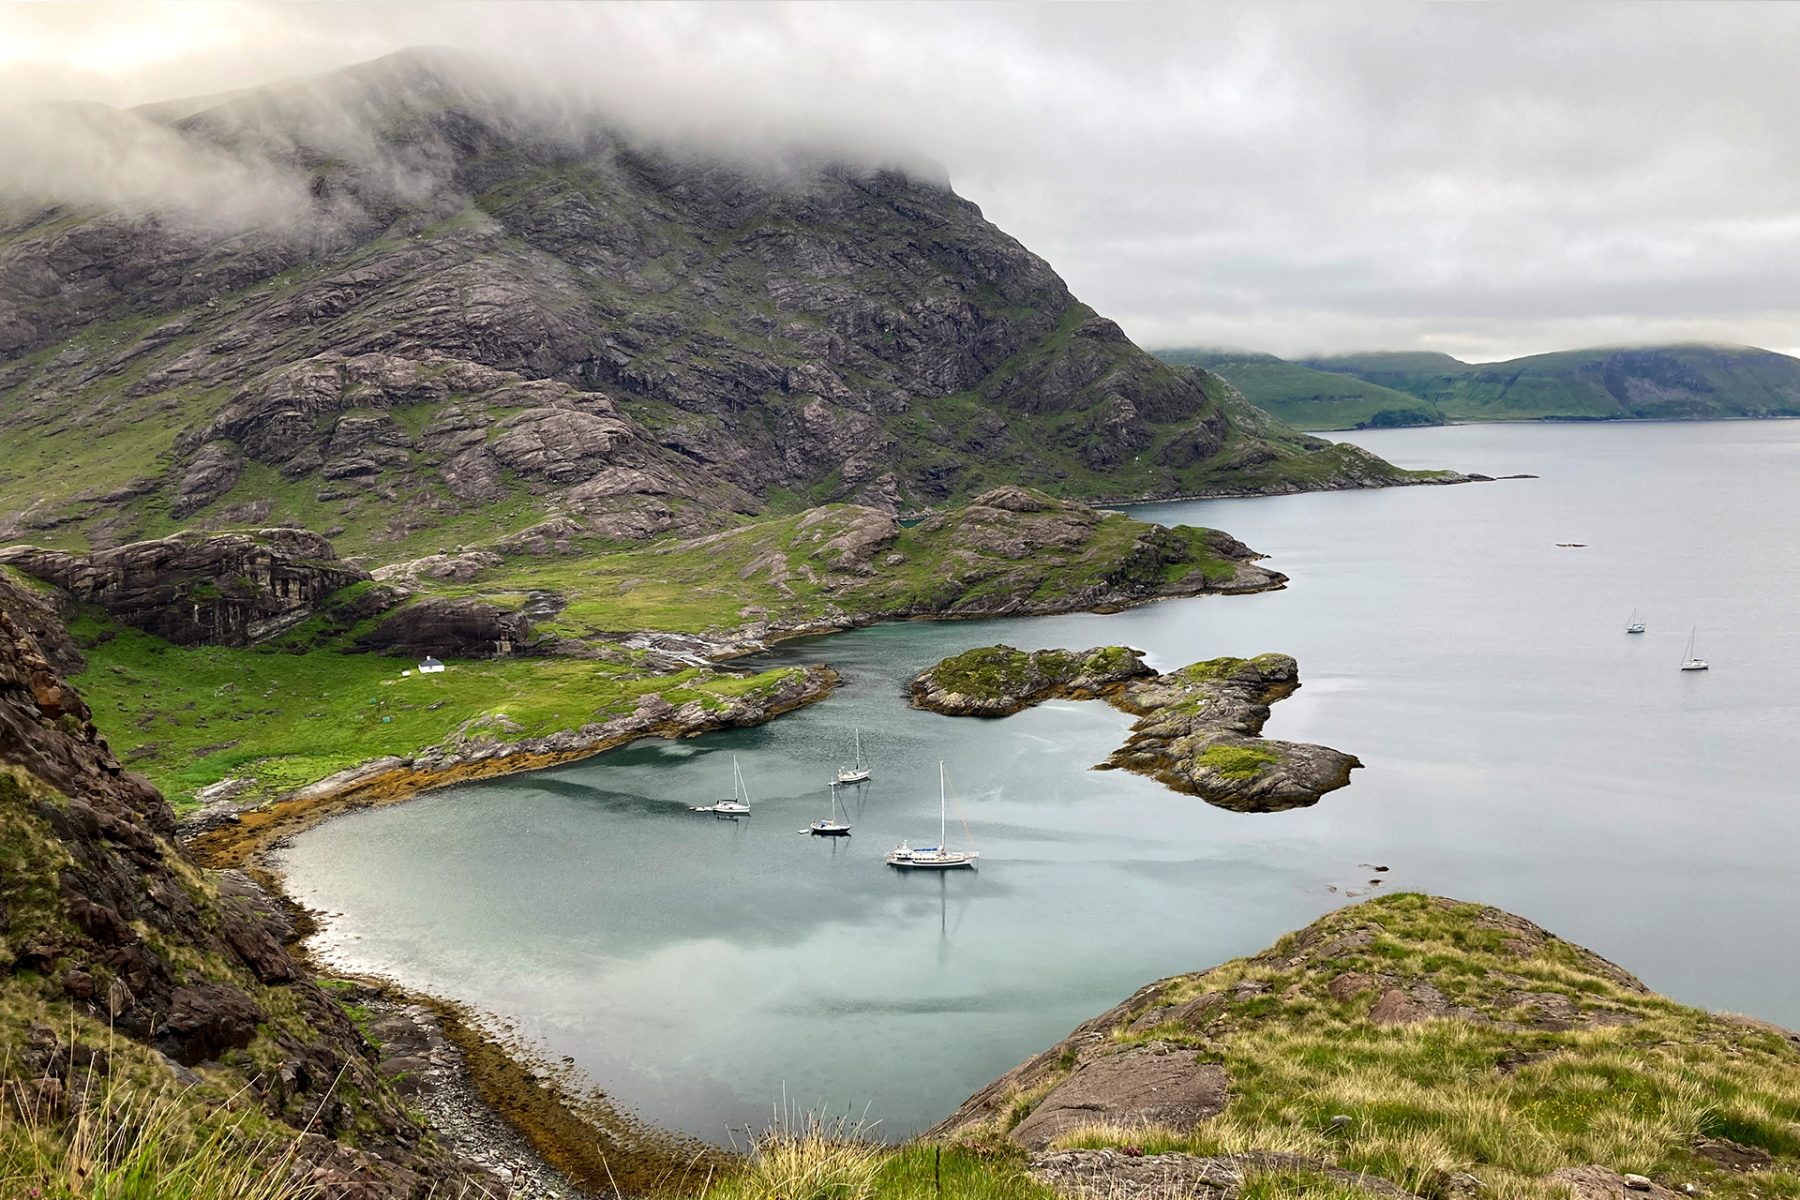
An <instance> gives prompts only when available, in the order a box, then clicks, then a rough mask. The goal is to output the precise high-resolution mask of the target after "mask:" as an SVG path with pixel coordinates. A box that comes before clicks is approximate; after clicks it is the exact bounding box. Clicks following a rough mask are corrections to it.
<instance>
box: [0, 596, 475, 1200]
mask: <svg viewBox="0 0 1800 1200" xmlns="http://www.w3.org/2000/svg"><path fill="white" fill-rule="evenodd" d="M18 607H19V596H18V593H17V589H16V587H15V585H13V584H12V583H10V582H8V581H6V580H4V579H0V845H4V847H5V854H6V862H5V871H4V874H0V985H3V986H4V988H5V991H6V993H7V996H8V1000H9V1006H8V1008H7V1010H6V1012H7V1015H6V1016H4V1017H0V1026H3V1029H0V1038H3V1040H4V1041H5V1042H6V1044H7V1045H8V1046H11V1047H13V1050H12V1052H11V1053H9V1054H8V1055H6V1056H5V1061H4V1062H3V1063H0V1073H4V1074H5V1076H6V1087H7V1090H8V1093H9V1094H14V1089H15V1088H19V1087H31V1088H35V1089H36V1090H37V1091H38V1093H39V1094H43V1095H48V1094H50V1092H49V1091H47V1090H46V1089H49V1088H50V1086H51V1084H54V1083H56V1082H57V1081H63V1080H67V1079H70V1078H71V1077H72V1076H71V1072H75V1077H77V1078H79V1073H80V1072H81V1071H94V1072H98V1073H99V1074H101V1075H104V1074H105V1073H106V1072H107V1071H109V1070H119V1071H125V1072H132V1073H136V1077H137V1078H138V1079H139V1080H143V1079H150V1080H152V1081H156V1080H160V1081H163V1082H164V1083H166V1084H167V1085H168V1087H169V1090H170V1092H171V1093H177V1092H178V1093H179V1100H178V1101H177V1102H178V1103H179V1104H181V1105H183V1106H191V1108H192V1112H193V1118H194V1119H199V1117H200V1115H201V1114H203V1113H205V1112H208V1111H217V1112H223V1111H225V1110H226V1109H227V1108H228V1107H239V1106H243V1105H254V1106H257V1107H259V1108H260V1109H261V1110H262V1111H263V1112H264V1113H265V1114H266V1115H267V1116H268V1117H270V1118H272V1119H274V1120H275V1121H277V1122H285V1123H287V1124H288V1125H290V1126H291V1127H292V1129H293V1131H294V1135H295V1136H299V1131H301V1130H305V1131H306V1134H305V1136H304V1137H302V1138H301V1140H300V1142H299V1144H298V1146H297V1149H296V1157H295V1161H294V1163H293V1164H292V1166H291V1169H292V1170H293V1171H294V1172H295V1173H296V1174H297V1175H300V1176H303V1177H306V1178H311V1179H313V1180H314V1181H315V1182H317V1183H318V1184H319V1185H320V1187H321V1189H322V1194H324V1195H328V1196H333V1197H342V1198H345V1200H349V1198H352V1197H355V1198H363V1200H386V1198H399V1197H411V1196H416V1197H421V1198H422V1197H424V1196H425V1195H427V1194H428V1193H432V1192H433V1189H438V1193H437V1194H443V1192H444V1191H445V1190H448V1191H449V1192H451V1193H457V1192H458V1189H460V1188H463V1187H465V1186H466V1187H469V1188H471V1189H473V1190H472V1191H471V1192H470V1193H469V1194H472V1195H490V1194H491V1195H494V1196H498V1195H500V1194H501V1189H499V1188H498V1187H497V1186H493V1187H491V1188H490V1186H489V1184H488V1183H487V1182H484V1181H483V1180H482V1179H481V1178H480V1177H478V1176H469V1175H467V1174H466V1173H465V1172H464V1171H463V1170H462V1169H461V1168H460V1167H459V1166H458V1165H457V1164H456V1163H454V1162H453V1161H452V1160H451V1159H450V1158H448V1157H447V1156H445V1155H443V1154H442V1153H440V1152H439V1151H437V1150H436V1149H435V1148H434V1146H433V1144H432V1142H431V1141H430V1139H429V1138H428V1137H427V1136H426V1134H425V1132H424V1130H423V1129H421V1128H420V1126H419V1125H418V1124H416V1123H415V1121H414V1120H413V1119H412V1118H411V1117H410V1116H409V1115H408V1113H407V1112H406V1110H405V1108H404V1107H403V1106H402V1104H401V1103H400V1102H399V1100H398V1099H397V1098H396V1097H395V1096H394V1094H393V1093H392V1092H391V1090H389V1089H388V1088H387V1087H386V1086H385V1085H384V1084H383V1083H382V1081H381V1079H380V1078H379V1076H378V1075H377V1072H376V1069H375V1058H374V1055H373V1052H372V1051H371V1049H370V1047H369V1045H368V1043H367V1042H366V1041H364V1039H363V1038H362V1037H361V1036H360V1035H359V1034H358V1033H357V1031H356V1029H355V1027H354V1026H353V1025H352V1024H351V1022H350V1020H349V1019H348V1017H347V1016H346V1015H345V1013H344V1011H343V1009H342V1008H340V1007H339V1006H338V1005H337V1004H336V1003H335V1002H333V1001H332V1000H331V999H330V998H329V997H328V996H326V995H325V993H324V992H322V991H321V990H320V989H319V988H318V987H316V986H315V985H314V984H313V983H312V982H311V980H310V979H309V978H308V977H307V974H306V972H305V970H304V969H303V968H302V967H301V966H300V965H299V964H298V963H296V962H295V961H294V960H293V959H292V958H291V957H289V956H288V954H287V952H286V951H285V950H284V949H283V948H282V936H283V933H284V929H285V925H284V919H283V918H282V917H281V916H280V914H279V910H277V909H276V908H275V907H274V905H272V904H271V903H270V902H269V901H268V900H267V898H266V897H263V896H262V895H261V894H260V893H258V892H256V891H255V890H254V888H253V887H250V886H248V885H247V883H244V882H242V881H240V882H239V883H234V884H232V885H230V886H228V887H221V886H218V885H216V884H215V883H214V882H213V881H212V880H210V879H209V878H207V877H206V876H204V875H203V874H202V873H201V872H199V871H198V870H197V869H196V868H195V866H194V864H193V863H192V862H191V861H189V860H188V859H186V858H185V857H184V855H183V854H182V852H181V851H180V850H179V849H177V848H176V846H175V844H174V842H173V840H172V838H173V835H174V830H175V822H174V817H173V815H172V814H171V813H170V811H169V807H168V805H167V804H166V803H164V801H163V799H162V797H161V796H160V795H158V794H157V793H156V792H155V791H154V790H153V789H152V788H151V787H150V786H149V785H148V784H147V783H145V782H144V781H143V780H142V779H140V778H138V777H137V776H135V775H132V774H130V773H128V772H125V771H123V770H122V769H121V768H120V767H119V764H118V763H117V762H116V761H115V760H114V759H113V756H112V754H111V753H110V752H109V751H108V749H107V746H106V743H105V742H103V741H101V740H100V738H99V736H98V735H97V734H96V732H95V730H94V727H93V725H92V724H91V723H90V722H89V715H88V710H87V708H86V706H85V705H84V704H83V703H82V701H81V698H80V697H79V696H78V695H76V694H75V692H74V691H73V690H72V689H71V688H70V687H69V686H68V685H67V684H66V683H64V682H63V681H62V679H61V678H60V676H59V675H58V674H57V672H56V670H55V668H54V667H53V666H52V665H51V664H50V662H49V660H48V658H47V657H46V656H45V654H44V653H43V650H42V647H41V646H40V645H39V642H38V640H37V639H36V638H35V637H34V636H32V635H31V634H30V633H29V632H27V631H26V629H25V627H24V625H23V624H22V623H21V622H20V621H18V620H15V619H14V617H13V616H12V613H13V611H15V609H17V608H18ZM187 1068H200V1069H201V1073H200V1076H199V1077H196V1076H194V1075H192V1074H188V1073H187V1072H186V1069H187ZM46 1081H47V1082H46ZM40 1085H41V1086H40ZM102 1086H103V1085H102ZM340 1135H342V1136H346V1137H354V1139H355V1141H356V1146H357V1148H352V1147H351V1146H349V1145H346V1144H343V1143H340V1142H338V1141H336V1140H333V1139H335V1138H337V1137H338V1136H340Z"/></svg>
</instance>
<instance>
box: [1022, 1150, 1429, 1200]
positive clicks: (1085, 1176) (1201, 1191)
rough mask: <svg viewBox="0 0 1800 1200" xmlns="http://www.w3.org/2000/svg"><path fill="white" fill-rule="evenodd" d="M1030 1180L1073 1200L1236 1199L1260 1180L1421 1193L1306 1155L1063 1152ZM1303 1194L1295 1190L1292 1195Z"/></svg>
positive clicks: (1407, 1199)
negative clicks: (1267, 1177)
mask: <svg viewBox="0 0 1800 1200" xmlns="http://www.w3.org/2000/svg"><path fill="white" fill-rule="evenodd" d="M1029 1170H1030V1172H1031V1176H1032V1178H1034V1179H1036V1180H1037V1181H1038V1182H1039V1183H1043V1184H1046V1185H1048V1186H1049V1187H1051V1188H1052V1189H1054V1190H1055V1191H1056V1193H1057V1194H1058V1195H1060V1196H1067V1197H1070V1198H1071V1200H1167V1198H1168V1197H1172V1196H1179V1197H1181V1198H1182V1200H1238V1197H1240V1196H1243V1195H1245V1194H1246V1192H1248V1191H1250V1190H1251V1189H1252V1188H1253V1186H1254V1181H1255V1180H1257V1179H1258V1177H1260V1176H1274V1177H1276V1178H1282V1179H1286V1180H1290V1181H1291V1180H1294V1179H1295V1178H1300V1179H1305V1180H1307V1181H1308V1182H1317V1183H1319V1184H1323V1185H1326V1186H1330V1185H1336V1186H1337V1187H1338V1188H1341V1189H1343V1194H1346V1195H1349V1196H1355V1197H1357V1198H1358V1200H1364V1198H1367V1197H1384V1198H1387V1200H1416V1198H1417V1193H1415V1192H1409V1191H1407V1190H1406V1189H1405V1188H1403V1187H1400V1186H1399V1185H1397V1184H1395V1183H1392V1182H1390V1181H1388V1180H1386V1179H1383V1178H1381V1176H1379V1175H1370V1174H1368V1173H1367V1172H1365V1171H1344V1170H1340V1169H1338V1168H1337V1167H1332V1166H1328V1165H1326V1164H1325V1163H1322V1162H1320V1161H1319V1160H1318V1159H1315V1158H1308V1157H1306V1156H1305V1155H1302V1154H1282V1153H1279V1152H1274V1151H1268V1150H1260V1151H1254V1152H1251V1153H1247V1154H1218V1155H1200V1154H1182V1153H1179V1152H1177V1153H1172V1154H1145V1153H1143V1151H1141V1150H1139V1151H1137V1152H1136V1153H1131V1152H1129V1151H1122V1150H1060V1151H1052V1152H1047V1153H1041V1154H1034V1155H1032V1156H1031V1158H1030V1160H1029ZM1292 1194H1295V1195H1303V1194H1305V1193H1302V1192H1299V1191H1298V1190H1297V1189H1296V1190H1295V1191H1294V1192H1293V1193H1292Z"/></svg>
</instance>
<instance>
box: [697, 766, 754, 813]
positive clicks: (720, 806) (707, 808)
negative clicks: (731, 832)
mask: <svg viewBox="0 0 1800 1200" xmlns="http://www.w3.org/2000/svg"><path fill="white" fill-rule="evenodd" d="M694 811H695V812H701V813H711V814H712V815H713V816H715V817H718V818H719V819H721V820H725V821H735V820H737V819H738V818H739V817H747V816H749V815H750V789H749V788H747V787H745V786H744V773H743V772H742V771H741V770H739V769H738V760H737V755H735V754H734V755H732V756H731V799H729V800H721V801H719V802H718V803H717V804H702V805H697V806H695V808H694Z"/></svg>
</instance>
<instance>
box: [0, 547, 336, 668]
mask: <svg viewBox="0 0 1800 1200" xmlns="http://www.w3.org/2000/svg"><path fill="white" fill-rule="evenodd" d="M0 563H7V564H10V565H11V566H13V567H15V568H17V569H18V570H21V571H24V572H25V573H26V574H28V575H32V576H34V577H36V578H38V579H42V580H44V581H45V582H47V583H51V584H54V585H55V586H57V587H58V588H61V589H62V590H63V591H64V592H67V593H68V594H69V595H70V596H71V597H73V598H74V599H76V600H79V601H81V602H83V603H87V604H94V605H97V606H99V607H100V608H103V609H105V610H106V611H107V612H109V613H111V614H112V615H113V616H115V617H117V618H118V619H119V620H121V621H123V622H124V623H126V624H127V625H131V626H133V627H134V628H137V629H142V630H144V631H145V632H147V633H154V634H156V635H158V636H159V637H162V638H165V639H167V640H168V641H171V642H173V643H175V644H176V645H178V646H186V645H193V644H196V643H207V644H212V645H221V646H245V645H249V644H251V643H253V642H257V641H261V640H263V639H264V638H268V637H271V636H273V635H275V634H278V633H280V632H282V631H283V630H286V629H288V628H290V627H291V626H293V625H295V624H297V623H298V622H300V621H302V620H304V619H306V618H307V617H309V616H311V615H312V614H313V612H314V611H316V610H317V607H318V605H319V603H320V602H321V601H322V600H324V599H325V598H326V597H328V596H330V595H331V594H332V593H334V592H336V591H338V590H339V589H340V588H343V587H346V586H348V585H350V584H352V583H356V582H359V581H361V580H365V579H367V578H369V576H368V574H367V573H366V572H364V571H361V570H359V569H357V568H355V567H352V566H350V565H349V564H347V563H344V562H341V561H339V560H338V557H337V554H336V553H335V552H334V551H333V550H332V548H331V543H330V542H328V541H326V540H325V539H324V538H322V537H320V536H319V535H318V534H316V533H308V532H307V531H305V530H302V529H264V530H259V531H257V532H254V533H232V534H213V535H206V534H192V533H188V534H177V535H176V536H174V537H168V538H162V539H160V540H158V541H152V542H136V543H133V544H131V545H128V546H120V547H118V548H116V549H113V550H102V551H98V552H96V553H94V554H87V555H77V554H65V553H62V552H60V551H55V550H40V549H38V548H36V547H33V546H14V547H10V548H8V549H4V550H0Z"/></svg>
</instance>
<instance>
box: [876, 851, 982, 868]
mask: <svg viewBox="0 0 1800 1200" xmlns="http://www.w3.org/2000/svg"><path fill="white" fill-rule="evenodd" d="M975 862H976V856H975V855H973V854H950V855H945V856H944V857H943V858H893V857H890V858H889V859H888V860H887V865H888V866H890V867H894V868H897V869H898V870H902V871H966V870H973V869H974V867H975Z"/></svg>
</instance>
